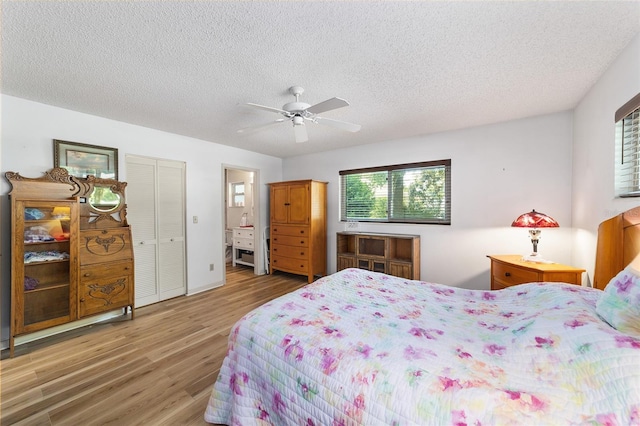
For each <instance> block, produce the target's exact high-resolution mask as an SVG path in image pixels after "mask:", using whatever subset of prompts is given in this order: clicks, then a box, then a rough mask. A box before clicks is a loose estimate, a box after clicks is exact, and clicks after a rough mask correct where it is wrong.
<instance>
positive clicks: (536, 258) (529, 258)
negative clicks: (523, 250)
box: [522, 252, 555, 263]
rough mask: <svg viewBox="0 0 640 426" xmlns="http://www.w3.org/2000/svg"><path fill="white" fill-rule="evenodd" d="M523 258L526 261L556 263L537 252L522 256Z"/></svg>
mask: <svg viewBox="0 0 640 426" xmlns="http://www.w3.org/2000/svg"><path fill="white" fill-rule="evenodd" d="M522 260H523V261H524V262H534V263H555V262H554V261H552V260H546V259H544V258H543V257H542V255H541V254H540V253H535V252H534V253H531V254H526V255H524V256H522Z"/></svg>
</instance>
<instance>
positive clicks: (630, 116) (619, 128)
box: [615, 93, 640, 197]
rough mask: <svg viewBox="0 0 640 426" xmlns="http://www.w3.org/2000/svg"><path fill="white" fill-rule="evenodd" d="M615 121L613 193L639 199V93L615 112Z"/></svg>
mask: <svg viewBox="0 0 640 426" xmlns="http://www.w3.org/2000/svg"><path fill="white" fill-rule="evenodd" d="M615 119H616V167H615V192H616V195H617V196H618V197H640V93H639V94H638V95H636V96H635V97H634V98H633V99H631V100H630V101H629V102H627V103H626V104H624V105H623V106H622V107H621V108H620V109H618V111H616V115H615Z"/></svg>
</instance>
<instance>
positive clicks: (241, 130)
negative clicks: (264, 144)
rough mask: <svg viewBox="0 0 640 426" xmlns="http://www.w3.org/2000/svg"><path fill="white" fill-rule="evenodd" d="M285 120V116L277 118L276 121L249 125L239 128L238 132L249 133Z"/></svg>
mask: <svg viewBox="0 0 640 426" xmlns="http://www.w3.org/2000/svg"><path fill="white" fill-rule="evenodd" d="M286 120H287V119H286V118H278V119H277V120H276V121H272V122H270V123H266V124H258V125H256V126H249V127H245V128H243V129H239V130H238V133H250V132H252V131H255V130H259V129H263V128H265V127H269V126H272V125H274V124H277V123H282V122H283V121H286Z"/></svg>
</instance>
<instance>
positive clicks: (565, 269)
mask: <svg viewBox="0 0 640 426" xmlns="http://www.w3.org/2000/svg"><path fill="white" fill-rule="evenodd" d="M487 257H488V258H489V259H491V290H500V289H503V288H507V287H511V286H514V285H518V284H524V283H531V282H562V283H569V284H575V285H582V273H583V272H584V271H585V270H584V269H578V268H574V267H573V266H567V265H561V264H560V263H535V262H525V261H523V260H522V256H521V255H519V254H504V255H489V256H487Z"/></svg>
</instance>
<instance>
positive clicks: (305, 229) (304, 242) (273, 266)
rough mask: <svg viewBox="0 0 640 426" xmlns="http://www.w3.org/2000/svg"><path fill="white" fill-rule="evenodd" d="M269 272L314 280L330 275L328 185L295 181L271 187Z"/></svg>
mask: <svg viewBox="0 0 640 426" xmlns="http://www.w3.org/2000/svg"><path fill="white" fill-rule="evenodd" d="M269 186H270V191H269V192H270V196H271V197H270V250H269V270H270V271H271V273H273V271H283V272H289V273H293V274H298V275H306V276H307V280H308V282H312V281H313V279H314V276H316V275H319V276H323V275H326V274H327V183H326V182H319V181H315V180H295V181H287V182H276V183H270V184H269Z"/></svg>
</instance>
